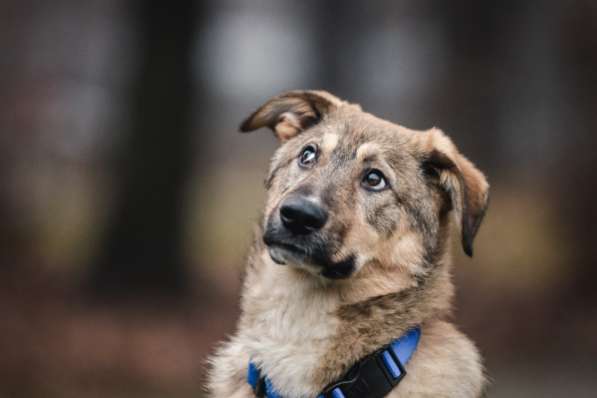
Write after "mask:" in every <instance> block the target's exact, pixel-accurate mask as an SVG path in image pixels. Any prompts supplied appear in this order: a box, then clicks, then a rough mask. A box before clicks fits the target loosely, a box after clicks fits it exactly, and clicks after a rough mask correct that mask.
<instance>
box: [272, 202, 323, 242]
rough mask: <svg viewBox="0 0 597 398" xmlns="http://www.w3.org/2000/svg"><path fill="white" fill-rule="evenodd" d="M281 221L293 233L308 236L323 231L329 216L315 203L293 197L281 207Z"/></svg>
mask: <svg viewBox="0 0 597 398" xmlns="http://www.w3.org/2000/svg"><path fill="white" fill-rule="evenodd" d="M280 219H281V220H282V224H284V226H285V227H286V228H287V229H288V230H290V231H291V232H292V233H295V234H298V235H306V234H310V233H311V232H313V231H316V230H318V229H321V228H322V227H323V226H324V225H325V222H326V221H327V219H328V214H327V212H326V211H325V210H324V209H323V208H321V207H320V206H318V205H317V204H315V203H314V202H312V201H310V200H308V199H306V198H304V197H300V196H292V197H290V198H288V199H286V200H285V201H284V203H283V204H282V206H281V207H280Z"/></svg>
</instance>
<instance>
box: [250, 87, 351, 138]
mask: <svg viewBox="0 0 597 398" xmlns="http://www.w3.org/2000/svg"><path fill="white" fill-rule="evenodd" d="M341 103H342V101H340V100H339V99H338V98H336V97H334V96H333V95H331V94H330V93H327V92H325V91H290V92H287V93H284V94H281V95H279V96H277V97H274V98H272V99H270V100H269V101H267V102H266V103H265V104H263V105H261V107H259V109H257V110H256V111H255V112H253V113H252V114H251V115H250V116H249V117H248V118H247V119H246V120H245V121H244V122H243V123H242V124H241V126H240V131H241V132H249V131H253V130H256V129H258V128H261V127H269V128H270V129H271V130H272V131H273V132H274V134H275V135H276V137H277V138H278V139H279V140H280V141H281V142H285V141H288V140H289V139H291V138H293V137H295V136H297V135H298V134H300V133H301V132H302V131H305V130H307V129H308V128H310V127H312V126H313V125H315V124H317V123H319V122H320V121H321V120H322V119H323V118H324V117H325V115H327V114H328V113H329V112H331V111H332V110H334V109H335V108H336V107H338V106H339V105H340V104H341Z"/></svg>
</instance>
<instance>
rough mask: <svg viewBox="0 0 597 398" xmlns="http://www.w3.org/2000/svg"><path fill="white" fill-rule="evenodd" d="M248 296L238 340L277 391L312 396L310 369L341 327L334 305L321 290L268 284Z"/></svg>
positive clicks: (315, 387) (272, 282) (315, 388)
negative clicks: (245, 319) (245, 314)
mask: <svg viewBox="0 0 597 398" xmlns="http://www.w3.org/2000/svg"><path fill="white" fill-rule="evenodd" d="M267 282H268V281H265V283H266V285H265V286H261V288H260V289H256V291H254V292H252V294H251V296H250V298H248V301H247V303H246V304H247V305H246V308H245V309H246V313H247V315H249V316H248V318H247V323H246V324H245V325H244V327H243V329H242V332H241V335H240V336H239V337H240V339H241V341H242V342H243V344H244V345H245V347H246V350H247V352H248V353H249V356H250V357H251V359H252V361H254V362H255V363H256V364H257V365H258V366H259V367H260V368H261V369H262V371H263V372H264V373H265V374H266V375H267V376H268V378H269V379H270V380H271V381H272V382H273V383H274V385H275V387H276V389H277V390H278V392H280V393H281V394H282V395H283V396H290V397H297V398H298V397H313V396H315V395H316V394H317V393H318V392H319V391H318V389H319V388H321V387H320V386H314V385H313V383H312V380H313V371H314V370H315V369H316V368H317V366H318V364H319V363H320V361H321V360H322V358H323V357H324V355H325V353H326V350H327V349H328V347H329V345H330V342H331V341H332V340H333V338H334V336H335V335H336V333H337V329H338V327H339V322H338V320H337V318H336V316H335V311H336V309H337V302H336V301H335V300H334V299H333V298H332V297H330V296H329V294H322V293H321V290H319V291H318V290H317V289H314V290H311V289H298V288H297V289H293V288H292V285H290V286H289V285H287V284H286V285H285V286H284V285H283V284H281V283H280V281H277V282H276V281H275V280H273V281H270V282H271V283H267Z"/></svg>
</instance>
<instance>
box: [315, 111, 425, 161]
mask: <svg viewBox="0 0 597 398" xmlns="http://www.w3.org/2000/svg"><path fill="white" fill-rule="evenodd" d="M415 133H416V132H414V131H412V130H409V129H406V128H404V127H402V126H400V125H397V124H394V123H391V122H388V121H386V120H383V119H380V118H378V117H376V116H374V115H371V114H369V113H366V112H363V111H360V110H358V111H351V112H338V113H336V114H335V115H331V117H330V118H329V119H328V120H326V122H325V123H324V124H323V125H322V126H321V129H319V131H318V135H319V136H320V140H321V143H320V147H321V150H322V151H324V152H333V153H335V154H339V155H340V154H343V155H344V157H349V158H352V159H356V160H361V161H362V160H367V159H368V158H371V157H373V156H375V155H384V154H385V155H390V156H398V155H400V153H404V152H405V149H406V148H407V146H408V144H409V143H410V142H412V138H413V136H414V134H415Z"/></svg>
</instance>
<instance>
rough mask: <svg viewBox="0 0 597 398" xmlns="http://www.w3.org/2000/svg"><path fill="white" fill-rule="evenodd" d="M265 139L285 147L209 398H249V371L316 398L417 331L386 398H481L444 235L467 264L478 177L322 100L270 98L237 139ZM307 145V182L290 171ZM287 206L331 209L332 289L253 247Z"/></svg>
mask: <svg viewBox="0 0 597 398" xmlns="http://www.w3.org/2000/svg"><path fill="white" fill-rule="evenodd" d="M262 126H269V127H270V128H271V129H272V130H273V131H274V132H275V134H276V136H277V137H278V138H279V140H280V141H281V142H282V143H283V145H282V146H281V147H280V149H279V150H278V151H277V152H276V154H275V155H274V157H273V158H272V163H271V168H270V173H269V177H268V179H267V182H266V187H267V189H268V199H267V201H266V205H265V212H264V222H263V224H262V225H261V226H260V227H259V228H258V230H257V232H256V240H255V243H254V245H253V247H252V249H251V252H250V255H249V259H248V266H247V272H246V277H245V281H244V286H243V293H242V301H241V308H242V315H241V317H240V320H239V323H238V330H237V332H236V333H235V334H234V336H232V337H231V338H230V339H229V340H228V341H227V342H225V343H224V344H223V345H222V346H221V347H220V348H219V349H218V350H217V351H216V353H215V354H214V355H213V356H212V357H211V359H210V376H209V380H208V391H209V396H210V397H214V398H228V397H235V398H249V397H253V392H252V391H251V389H250V388H249V387H248V385H247V382H246V372H247V364H248V361H249V359H251V360H252V361H253V362H254V363H255V364H257V365H258V366H259V367H260V368H261V370H262V372H263V373H264V374H266V375H267V376H268V378H270V380H272V382H273V383H274V385H275V386H276V388H277V389H278V391H279V392H280V393H281V395H282V396H283V397H285V398H313V397H315V396H316V395H317V394H319V393H320V392H321V391H322V389H323V388H324V387H325V386H327V385H328V384H329V383H331V382H333V381H335V380H337V379H338V378H339V377H341V376H342V374H343V373H344V372H345V371H346V370H347V369H348V368H349V367H350V366H352V364H354V363H355V362H356V361H358V360H359V359H361V358H362V357H364V356H366V355H367V354H369V353H371V352H373V351H375V350H377V349H378V348H379V347H381V346H383V345H385V344H388V343H389V342H391V341H392V340H393V339H395V338H397V337H399V336H401V335H402V334H403V333H404V332H405V331H406V330H408V329H409V328H411V327H413V326H417V325H420V326H421V329H422V337H421V341H420V344H419V347H418V349H417V351H416V352H415V354H414V356H413V358H412V359H411V361H410V362H409V363H408V364H407V365H406V369H407V372H408V375H407V376H406V377H405V378H404V380H403V381H402V382H401V383H400V384H399V385H398V386H397V387H396V388H395V389H394V390H393V391H392V392H391V393H390V394H389V395H388V397H391V398H398V397H465V398H467V397H471V398H473V397H479V396H480V394H481V391H482V389H483V385H484V376H483V371H482V365H481V359H480V356H479V354H478V352H477V350H476V348H475V347H474V345H473V344H472V342H470V340H469V339H467V338H466V337H465V336H464V335H463V334H461V333H460V332H459V331H458V330H456V328H455V327H454V326H453V325H451V324H449V323H447V322H446V318H447V317H448V316H449V314H450V310H451V301H452V296H453V284H452V281H451V276H450V268H451V265H450V264H451V263H450V253H449V247H450V244H449V242H450V234H451V225H452V224H453V220H455V221H456V222H457V224H459V225H460V226H461V227H460V229H461V235H462V241H463V248H464V250H465V251H467V253H468V252H469V251H470V252H472V240H473V238H474V235H475V233H476V232H477V229H478V226H479V223H480V222H481V219H482V216H483V212H484V210H485V207H486V205H487V197H488V188H489V186H488V184H487V181H486V180H485V177H484V176H483V174H481V172H479V171H478V170H477V169H476V168H475V167H474V165H473V164H472V163H471V162H470V161H468V160H467V159H466V158H464V156H462V155H461V154H460V153H459V152H458V151H457V149H456V147H455V146H454V144H453V143H452V142H451V141H450V139H449V138H448V137H447V136H446V135H445V134H444V133H442V132H441V131H439V130H437V129H431V130H428V131H423V132H419V131H414V130H410V129H407V128H404V127H402V126H398V125H395V124H392V123H390V122H387V121H383V120H380V119H378V118H376V117H374V116H372V115H370V114H367V113H365V112H363V111H361V109H360V107H358V106H356V105H352V104H348V103H345V102H343V101H341V100H339V99H337V98H336V97H334V96H332V95H331V94H329V93H325V92H315V91H294V92H290V93H287V94H282V95H280V96H278V97H275V98H273V99H272V100H270V101H269V102H267V103H266V104H264V105H263V106H262V107H261V108H259V109H258V110H257V111H256V112H255V113H254V114H253V115H251V117H249V119H247V120H246V121H245V122H244V123H243V125H242V129H243V130H244V131H250V130H253V129H256V128H259V127H262ZM305 145H316V146H317V147H318V148H319V149H318V151H319V152H318V160H317V167H313V168H311V169H308V170H305V169H300V168H298V167H297V166H296V158H297V154H299V153H300V152H301V148H304V147H305ZM365 163H366V164H367V166H366V167H374V168H377V169H379V170H381V171H382V172H383V174H384V175H385V177H386V178H387V179H388V182H389V184H390V186H389V188H388V189H386V190H384V191H383V192H375V193H372V192H367V191H365V190H363V188H362V187H361V186H360V181H361V179H362V173H363V170H364V167H365V166H363V165H364V164H365ZM365 170H366V169H365ZM433 170H436V171H433ZM435 174H437V176H436V175H435ZM296 192H308V195H309V196H308V197H309V200H314V201H316V202H317V203H319V204H321V205H322V206H323V205H325V206H327V208H329V211H330V217H329V221H328V223H327V224H326V226H325V228H324V229H323V231H322V232H321V233H322V236H325V237H326V239H325V241H326V242H328V241H329V243H330V246H331V247H333V248H334V250H333V251H331V252H330V259H329V261H330V262H331V263H330V264H331V265H326V267H330V266H332V267H333V266H334V265H333V264H335V262H340V261H342V260H343V259H346V258H349V257H350V256H352V258H353V259H354V272H353V273H352V274H350V276H348V277H346V278H345V279H337V280H336V279H328V278H326V277H324V276H322V265H321V264H312V263H311V262H310V261H307V260H305V261H301V260H296V259H294V260H293V257H288V259H289V261H288V264H287V265H278V264H276V263H274V262H273V261H272V258H271V257H270V252H269V251H268V249H269V248H268V247H267V246H266V245H265V244H264V243H263V241H262V240H261V235H262V234H263V233H264V230H265V229H267V228H268V226H269V224H268V220H270V221H271V219H272V217H275V215H276V214H277V211H278V209H279V207H280V204H281V203H282V202H283V200H284V199H285V198H287V197H288V196H289V195H292V194H295V193H296ZM448 215H450V217H448Z"/></svg>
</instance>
